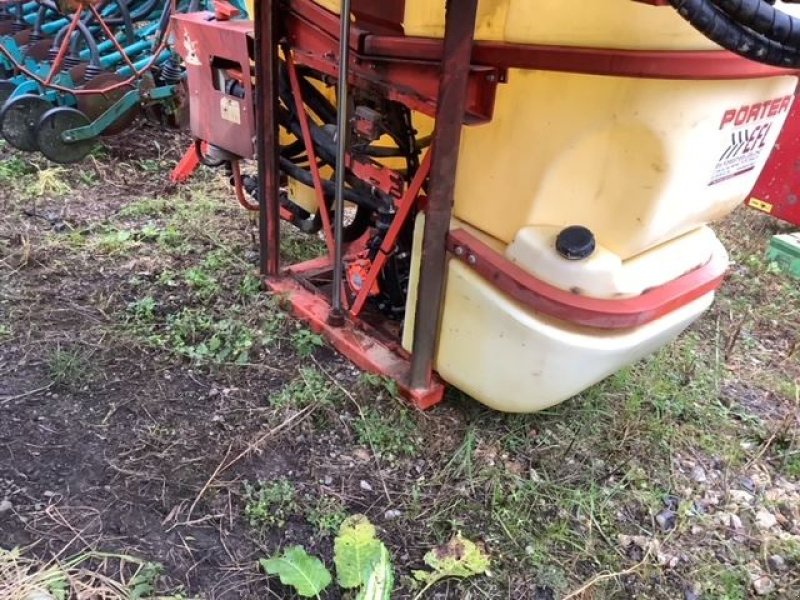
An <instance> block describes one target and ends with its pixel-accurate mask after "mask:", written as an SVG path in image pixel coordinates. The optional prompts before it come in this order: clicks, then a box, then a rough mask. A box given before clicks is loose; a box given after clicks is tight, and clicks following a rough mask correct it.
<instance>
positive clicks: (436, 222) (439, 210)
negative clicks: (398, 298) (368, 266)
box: [409, 0, 478, 389]
mask: <svg viewBox="0 0 800 600" xmlns="http://www.w3.org/2000/svg"><path fill="white" fill-rule="evenodd" d="M477 12H478V0H447V13H446V14H447V17H446V21H445V34H444V54H443V57H442V66H441V82H440V84H439V97H438V101H437V104H436V130H435V132H434V139H433V147H432V152H433V154H432V155H431V174H430V186H429V190H428V205H427V208H426V210H425V229H424V235H423V239H422V255H421V256H422V262H421V264H420V273H419V286H418V293H417V306H416V309H415V310H416V317H415V320H414V346H413V353H412V359H411V360H412V362H411V373H410V380H409V385H410V387H411V388H412V389H421V388H426V387H428V386H429V385H430V383H431V380H432V376H433V359H434V353H435V351H436V340H437V336H438V331H439V315H440V312H441V310H440V309H441V305H442V292H443V290H444V273H445V267H446V260H447V233H448V231H449V229H450V218H451V216H452V212H453V197H454V191H455V180H456V167H457V166H458V154H459V149H460V145H461V129H462V123H463V121H464V113H465V112H466V108H467V85H468V83H469V75H470V67H471V64H470V62H471V57H472V45H473V42H474V37H475V22H476V19H477Z"/></svg>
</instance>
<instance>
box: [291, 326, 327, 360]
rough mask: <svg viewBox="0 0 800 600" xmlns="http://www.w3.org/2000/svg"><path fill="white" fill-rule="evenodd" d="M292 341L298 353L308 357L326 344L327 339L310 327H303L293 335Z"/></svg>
mask: <svg viewBox="0 0 800 600" xmlns="http://www.w3.org/2000/svg"><path fill="white" fill-rule="evenodd" d="M291 342H292V346H294V349H295V350H296V351H297V353H298V354H299V355H300V356H301V357H303V358H308V357H309V356H311V355H312V354H314V351H315V350H317V348H322V347H323V346H325V340H324V339H323V338H322V336H321V335H317V334H316V333H313V332H311V331H309V330H308V329H305V328H301V329H298V330H297V331H295V332H294V333H293V334H292V335H291Z"/></svg>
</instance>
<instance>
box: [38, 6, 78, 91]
mask: <svg viewBox="0 0 800 600" xmlns="http://www.w3.org/2000/svg"><path fill="white" fill-rule="evenodd" d="M82 13H83V6H82V5H79V6H78V8H77V10H76V11H75V15H73V17H72V21H70V24H69V27H68V28H67V33H66V34H65V35H64V41H63V42H61V48H59V49H58V54H56V58H55V60H53V64H52V65H50V72H49V73H48V74H47V77H46V78H45V80H44V85H49V84H50V82H51V81H53V77H55V75H56V74H57V73H58V72H59V71H60V70H61V64H62V63H63V62H64V57H65V56H66V55H67V50H69V45H70V42H71V40H72V34H73V33H75V29H76V28H77V27H78V23H79V22H80V20H81V14H82Z"/></svg>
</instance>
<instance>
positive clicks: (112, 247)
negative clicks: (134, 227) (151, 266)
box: [97, 229, 136, 254]
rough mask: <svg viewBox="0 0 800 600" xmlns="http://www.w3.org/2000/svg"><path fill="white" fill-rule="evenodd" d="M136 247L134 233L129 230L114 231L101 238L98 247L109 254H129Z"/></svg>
mask: <svg viewBox="0 0 800 600" xmlns="http://www.w3.org/2000/svg"><path fill="white" fill-rule="evenodd" d="M135 245H136V240H135V239H134V236H133V232H132V231H129V230H127V229H114V230H111V231H108V232H106V233H104V234H103V235H101V236H100V239H99V240H98V241H97V247H98V249H99V250H101V251H102V252H105V253H107V254H121V253H125V252H128V251H129V250H130V249H131V248H132V247H134V246H135Z"/></svg>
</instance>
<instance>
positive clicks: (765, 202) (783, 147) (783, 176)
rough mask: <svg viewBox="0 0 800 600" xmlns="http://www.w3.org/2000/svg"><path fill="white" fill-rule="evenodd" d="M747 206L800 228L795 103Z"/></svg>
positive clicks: (798, 106) (799, 110)
mask: <svg viewBox="0 0 800 600" xmlns="http://www.w3.org/2000/svg"><path fill="white" fill-rule="evenodd" d="M746 203H747V205H748V206H749V207H750V208H754V209H756V210H759V211H761V212H765V213H767V214H768V215H771V216H773V217H775V218H777V219H781V220H782V221H786V222H788V223H791V224H792V225H797V226H800V103H798V102H797V100H796V99H795V102H794V105H793V106H792V110H791V112H790V113H789V118H788V119H787V121H786V125H785V127H784V128H783V131H782V132H781V135H780V137H778V141H777V142H776V143H775V149H774V150H773V152H772V155H771V156H770V159H769V161H767V164H766V166H765V167H764V171H763V172H762V173H761V177H759V179H758V182H757V183H756V185H755V188H753V191H752V193H751V194H750V196H749V197H748V198H747V201H746Z"/></svg>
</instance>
